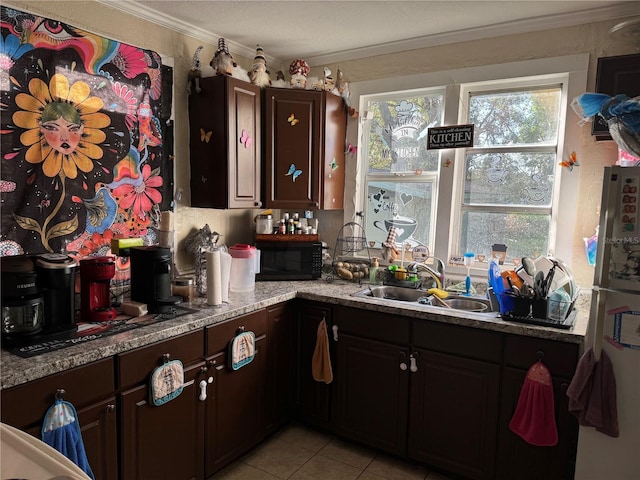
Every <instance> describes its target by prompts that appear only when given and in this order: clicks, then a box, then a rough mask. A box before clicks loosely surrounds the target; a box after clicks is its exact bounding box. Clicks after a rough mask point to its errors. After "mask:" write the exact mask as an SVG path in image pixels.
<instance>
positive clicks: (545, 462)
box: [496, 367, 578, 480]
mask: <svg viewBox="0 0 640 480" xmlns="http://www.w3.org/2000/svg"><path fill="white" fill-rule="evenodd" d="M526 374H527V371H526V370H520V369H515V368H509V367H506V368H505V369H504V372H503V374H502V388H501V392H502V393H501V399H500V420H499V426H498V428H499V430H498V456H497V459H498V460H497V461H498V464H497V475H496V478H497V479H498V480H512V479H514V478H518V480H539V479H541V478H544V479H545V480H568V479H569V480H570V479H572V478H573V476H574V471H575V458H576V449H577V434H578V425H577V421H576V418H575V417H574V416H573V415H571V414H570V413H569V405H568V404H569V399H568V397H567V387H568V386H569V383H570V380H564V379H561V378H557V377H554V378H553V395H554V402H555V413H556V427H557V429H558V443H557V445H555V446H553V447H537V446H535V445H531V444H529V443H527V442H525V441H524V440H523V439H522V438H520V437H519V436H518V435H516V434H515V433H513V432H512V431H511V430H510V429H509V422H510V421H511V418H512V417H513V413H514V412H515V410H516V405H517V404H518V398H519V397H520V391H521V390H522V385H523V383H524V379H525V376H526Z"/></svg>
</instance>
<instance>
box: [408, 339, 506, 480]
mask: <svg viewBox="0 0 640 480" xmlns="http://www.w3.org/2000/svg"><path fill="white" fill-rule="evenodd" d="M413 355H415V356H416V357H417V362H416V363H417V371H416V372H415V373H413V374H412V375H411V395H410V397H411V400H410V402H411V403H410V408H409V450H408V454H409V457H411V458H412V459H414V460H418V461H420V462H423V463H426V464H428V465H433V466H435V467H438V468H442V469H444V470H446V471H449V472H452V473H457V474H459V475H463V476H464V477H466V478H472V479H477V480H490V479H492V478H493V472H494V463H495V460H494V456H495V451H496V422H497V416H498V392H499V390H498V389H499V385H500V365H494V364H491V363H487V362H482V361H478V360H472V359H468V358H460V357H457V356H453V355H447V354H443V353H437V352H431V351H428V350H420V349H418V350H415V351H414V352H413ZM514 478H515V477H514Z"/></svg>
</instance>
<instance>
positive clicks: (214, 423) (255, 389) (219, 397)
mask: <svg viewBox="0 0 640 480" xmlns="http://www.w3.org/2000/svg"><path fill="white" fill-rule="evenodd" d="M266 354H267V352H266V337H265V336H264V335H263V336H261V337H258V338H256V355H255V357H254V359H253V361H252V362H251V363H249V364H247V365H245V366H243V367H241V368H240V369H239V370H233V369H231V368H230V367H229V364H228V361H227V353H226V352H221V353H219V354H218V355H215V356H213V357H211V358H209V359H208V365H209V369H208V375H210V376H211V377H212V378H213V382H212V383H211V384H210V385H209V387H208V395H207V396H208V398H207V401H206V406H207V407H206V408H207V413H206V432H205V445H206V460H205V464H206V467H205V474H206V478H209V477H210V476H211V475H213V474H214V473H215V472H217V471H218V470H220V469H221V468H223V467H225V466H226V465H228V464H229V463H231V462H232V461H233V460H235V459H236V458H238V457H239V456H240V455H242V454H243V453H245V452H247V451H248V450H249V449H250V448H251V447H253V446H255V445H257V444H258V443H260V441H262V439H264V436H265V431H266V424H265V401H264V398H265V397H264V391H265V377H266V373H267V371H266ZM167 478H169V477H167Z"/></svg>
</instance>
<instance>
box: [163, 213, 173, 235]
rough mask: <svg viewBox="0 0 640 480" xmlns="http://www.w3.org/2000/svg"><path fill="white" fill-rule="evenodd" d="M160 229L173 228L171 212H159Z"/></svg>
mask: <svg viewBox="0 0 640 480" xmlns="http://www.w3.org/2000/svg"><path fill="white" fill-rule="evenodd" d="M160 230H164V231H172V230H173V212H169V211H167V212H160Z"/></svg>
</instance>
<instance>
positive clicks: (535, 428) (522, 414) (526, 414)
mask: <svg viewBox="0 0 640 480" xmlns="http://www.w3.org/2000/svg"><path fill="white" fill-rule="evenodd" d="M509 428H510V429H511V431H512V432H513V433H515V434H517V435H519V436H520V437H522V438H523V440H524V441H525V442H527V443H530V444H531V445H536V446H539V447H552V446H553V445H555V444H556V443H558V430H557V428H556V417H555V410H554V403H553V382H552V380H551V374H550V373H549V370H548V369H547V367H546V366H545V365H544V364H543V363H542V361H540V360H538V362H537V363H536V364H535V365H533V366H532V367H531V368H530V369H529V371H528V372H527V376H526V378H525V380H524V385H522V390H521V391H520V398H518V405H517V406H516V411H515V412H514V414H513V418H512V419H511V422H509Z"/></svg>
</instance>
